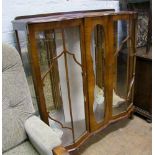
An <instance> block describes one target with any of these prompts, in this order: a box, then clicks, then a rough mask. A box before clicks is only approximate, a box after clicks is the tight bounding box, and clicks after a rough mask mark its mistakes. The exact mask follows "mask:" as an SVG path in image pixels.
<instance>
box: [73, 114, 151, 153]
mask: <svg viewBox="0 0 155 155" xmlns="http://www.w3.org/2000/svg"><path fill="white" fill-rule="evenodd" d="M73 154H75V155H77V154H78V155H151V154H152V124H149V123H147V122H146V121H145V120H143V119H141V118H139V117H137V116H134V118H133V120H130V119H125V120H123V121H120V122H117V123H115V124H112V125H111V126H109V127H108V128H106V129H104V130H103V131H102V132H100V133H98V134H97V135H95V136H94V137H91V138H90V139H89V140H88V141H87V142H86V143H85V144H83V145H82V146H81V147H80V149H79V150H78V151H76V152H74V153H73Z"/></svg>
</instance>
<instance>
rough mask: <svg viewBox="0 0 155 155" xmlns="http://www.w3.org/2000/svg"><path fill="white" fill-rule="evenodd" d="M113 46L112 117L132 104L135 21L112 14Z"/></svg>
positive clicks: (125, 110)
mask: <svg viewBox="0 0 155 155" xmlns="http://www.w3.org/2000/svg"><path fill="white" fill-rule="evenodd" d="M111 25H112V27H111V29H109V30H110V31H111V32H109V33H111V34H113V35H112V36H113V40H112V42H113V46H112V49H111V51H110V55H111V59H112V68H111V70H112V71H111V75H110V77H111V78H112V79H113V84H112V85H111V87H112V88H111V91H112V105H111V108H112V109H111V115H112V118H116V117H119V116H120V115H122V114H124V113H126V112H127V111H128V110H129V108H130V107H131V105H132V104H133V86H134V75H135V71H134V68H135V55H134V53H135V48H134V44H135V36H134V34H135V33H134V31H135V22H134V19H132V18H130V15H128V16H123V15H122V16H117V18H116V16H115V15H114V16H113V17H112V20H111Z"/></svg>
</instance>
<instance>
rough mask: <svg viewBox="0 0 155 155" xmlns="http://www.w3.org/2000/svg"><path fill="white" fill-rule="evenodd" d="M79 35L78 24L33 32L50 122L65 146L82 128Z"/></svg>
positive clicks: (84, 122)
mask: <svg viewBox="0 0 155 155" xmlns="http://www.w3.org/2000/svg"><path fill="white" fill-rule="evenodd" d="M79 34H80V33H79V28H78V27H72V28H66V29H64V30H61V29H56V30H48V31H44V32H39V33H36V40H37V45H38V55H39V60H40V69H41V76H42V82H43V91H44V97H45V102H46V108H47V111H48V112H49V116H50V125H51V127H52V128H55V129H56V130H57V129H61V130H62V131H63V136H62V144H63V145H65V146H67V145H70V144H72V143H73V142H74V141H76V140H77V139H78V138H79V137H81V136H82V134H83V133H84V132H85V131H86V121H85V108H84V105H85V104H84V94H83V79H82V74H81V73H82V68H81V66H80V65H79V64H81V63H82V62H81V50H80V36H79ZM64 45H65V47H64ZM73 55H74V57H73ZM76 61H77V62H78V63H79V64H78V63H77V62H76Z"/></svg>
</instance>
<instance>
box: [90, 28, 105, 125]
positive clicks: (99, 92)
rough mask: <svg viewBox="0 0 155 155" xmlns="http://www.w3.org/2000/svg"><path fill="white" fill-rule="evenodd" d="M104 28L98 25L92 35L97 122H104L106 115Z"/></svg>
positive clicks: (94, 109) (94, 107)
mask: <svg viewBox="0 0 155 155" xmlns="http://www.w3.org/2000/svg"><path fill="white" fill-rule="evenodd" d="M104 50H105V49H104V28H103V26H102V25H96V26H95V27H94V31H93V33H92V52H91V54H92V59H93V69H94V76H95V88H94V105H93V111H94V115H95V119H96V121H97V122H98V123H99V122H102V121H103V120H104V114H105V100H104Z"/></svg>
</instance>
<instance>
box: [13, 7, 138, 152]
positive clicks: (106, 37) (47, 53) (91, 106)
mask: <svg viewBox="0 0 155 155" xmlns="http://www.w3.org/2000/svg"><path fill="white" fill-rule="evenodd" d="M136 21H137V14H136V13H135V12H129V11H127V12H114V11H112V10H99V11H83V12H68V13H55V14H46V15H33V16H22V17H17V18H15V20H14V21H13V22H12V23H13V28H14V30H15V34H16V38H17V48H18V50H19V53H20V55H21V58H22V61H23V65H24V68H25V72H26V76H27V80H28V83H29V87H30V91H31V95H32V98H33V101H34V104H35V102H36V103H37V105H38V106H36V107H38V111H39V115H40V117H41V119H42V120H43V121H44V122H46V123H47V124H48V125H50V126H51V127H52V128H55V129H57V128H59V129H61V130H63V136H62V144H63V145H64V146H66V148H67V149H68V150H73V149H75V148H77V147H79V146H80V145H81V144H82V143H84V142H85V141H86V140H87V139H88V138H89V137H91V136H92V135H94V134H95V133H97V132H99V131H101V130H102V129H104V128H105V127H107V126H108V125H109V124H111V123H113V122H115V121H118V120H121V119H123V118H126V117H130V116H132V113H133V110H134V107H133V90H134V78H135V52H136V51H135V50H136V48H135V34H136ZM35 98H36V100H37V101H35Z"/></svg>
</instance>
